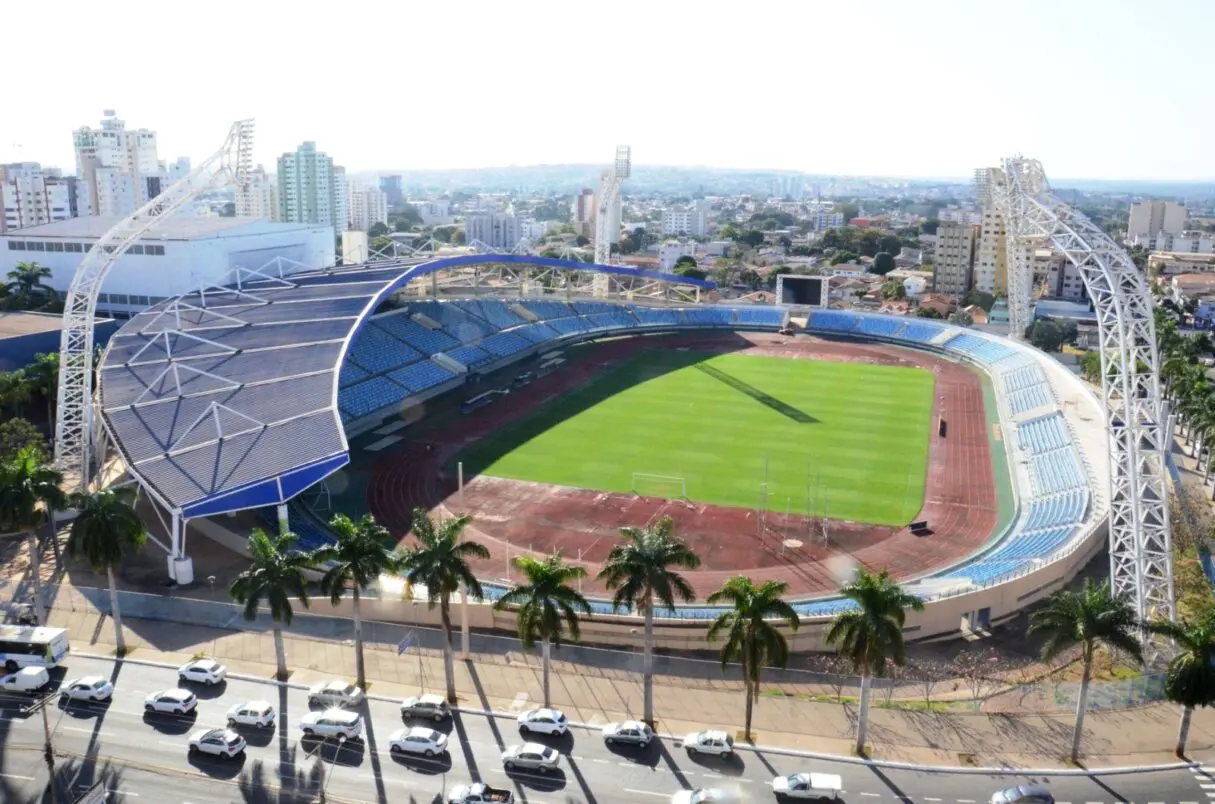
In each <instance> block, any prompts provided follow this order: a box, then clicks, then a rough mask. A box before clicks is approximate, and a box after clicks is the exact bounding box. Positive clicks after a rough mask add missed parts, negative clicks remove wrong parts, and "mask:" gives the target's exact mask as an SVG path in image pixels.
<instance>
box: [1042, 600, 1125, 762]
mask: <svg viewBox="0 0 1215 804" xmlns="http://www.w3.org/2000/svg"><path fill="white" fill-rule="evenodd" d="M1138 631H1139V621H1138V618H1137V617H1136V616H1135V608H1134V606H1133V605H1131V603H1130V601H1129V600H1127V599H1126V598H1125V597H1123V596H1121V595H1115V594H1114V593H1113V590H1112V589H1111V588H1110V584H1109V581H1104V582H1102V583H1100V584H1097V583H1094V582H1093V579H1092V578H1088V579H1087V580H1085V582H1084V588H1083V589H1081V590H1080V591H1078V592H1076V591H1072V590H1070V589H1062V590H1060V591H1058V592H1056V593H1055V594H1053V595H1051V596H1050V598H1049V599H1048V600H1047V601H1046V605H1045V606H1043V607H1042V608H1041V609H1039V610H1037V611H1035V612H1034V613H1033V614H1031V615H1030V616H1029V630H1028V631H1027V632H1026V635H1027V636H1034V635H1037V634H1041V635H1042V636H1044V637H1046V642H1045V643H1044V644H1043V645H1042V660H1043V661H1044V662H1049V661H1051V660H1052V659H1054V658H1055V657H1056V656H1058V655H1059V654H1061V653H1064V652H1065V651H1067V650H1069V649H1071V648H1073V647H1075V646H1077V645H1079V646H1080V658H1081V661H1082V662H1083V665H1084V675H1083V676H1081V678H1080V700H1079V702H1078V703H1077V704H1076V728H1075V733H1074V734H1073V735H1072V754H1071V757H1072V761H1073V762H1075V761H1076V759H1077V758H1078V757H1079V756H1080V740H1081V738H1082V737H1083V735H1084V713H1085V710H1086V709H1087V708H1088V685H1089V681H1091V680H1092V676H1093V659H1094V658H1096V655H1097V648H1099V647H1101V646H1105V647H1108V648H1112V649H1114V650H1120V651H1122V652H1123V653H1125V654H1126V655H1127V656H1130V657H1131V658H1132V659H1134V660H1136V661H1137V662H1140V663H1142V662H1143V646H1142V645H1140V644H1139V640H1138V639H1136V636H1137V635H1138Z"/></svg>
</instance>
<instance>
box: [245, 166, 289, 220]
mask: <svg viewBox="0 0 1215 804" xmlns="http://www.w3.org/2000/svg"><path fill="white" fill-rule="evenodd" d="M236 216H237V217H238V218H264V219H265V220H268V221H277V220H279V209H278V184H277V182H275V181H274V180H273V179H272V178H270V176H269V175H268V174H267V173H266V169H265V168H264V167H262V166H261V165H258V166H257V167H256V168H254V169H253V172H252V173H251V174H250V179H249V185H248V186H247V187H244V188H241V189H238V190H237V191H236Z"/></svg>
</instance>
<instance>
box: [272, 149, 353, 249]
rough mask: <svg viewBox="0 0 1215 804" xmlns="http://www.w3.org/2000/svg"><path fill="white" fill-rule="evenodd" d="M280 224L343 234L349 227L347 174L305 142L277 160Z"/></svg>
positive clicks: (325, 155) (321, 152)
mask: <svg viewBox="0 0 1215 804" xmlns="http://www.w3.org/2000/svg"><path fill="white" fill-rule="evenodd" d="M278 208H279V220H281V221H283V222H286V223H312V224H318V225H321V226H332V227H333V228H334V230H335V231H339V232H340V231H342V230H343V229H345V228H346V224H347V223H348V218H349V216H348V214H347V199H346V171H345V170H344V169H343V168H340V167H335V166H334V164H333V159H331V158H330V157H329V156H328V155H327V154H325V153H324V152H323V151H318V150H317V149H316V143H314V142H305V143H303V144H301V145H300V147H299V148H298V149H296V150H295V151H294V152H290V153H285V154H283V155H282V156H280V157H279V158H278Z"/></svg>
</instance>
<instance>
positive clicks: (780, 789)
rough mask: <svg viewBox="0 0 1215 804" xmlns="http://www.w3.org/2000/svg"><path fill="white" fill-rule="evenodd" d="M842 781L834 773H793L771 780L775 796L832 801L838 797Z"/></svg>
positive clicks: (842, 784)
mask: <svg viewBox="0 0 1215 804" xmlns="http://www.w3.org/2000/svg"><path fill="white" fill-rule="evenodd" d="M843 786H844V781H843V779H841V778H840V777H839V776H838V775H837V774H834V773H794V774H792V775H791V776H777V777H776V778H775V779H773V780H772V792H773V793H775V794H776V797H777V798H808V799H815V800H818V801H832V800H834V799H838V798H839V797H840V790H841V789H842V788H843Z"/></svg>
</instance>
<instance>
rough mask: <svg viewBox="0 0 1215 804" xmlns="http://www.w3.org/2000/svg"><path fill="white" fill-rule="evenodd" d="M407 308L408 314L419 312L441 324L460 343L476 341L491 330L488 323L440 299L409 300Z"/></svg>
mask: <svg viewBox="0 0 1215 804" xmlns="http://www.w3.org/2000/svg"><path fill="white" fill-rule="evenodd" d="M407 309H408V314H409V315H410V316H414V315H418V314H421V315H424V316H426V317H427V318H429V319H430V320H431V321H435V322H437V323H439V324H442V325H443V331H444V332H446V333H447V334H448V335H450V336H452V337H453V338H455V339H456V340H458V341H460V342H461V343H472V342H474V341H478V340H480V339H481V338H484V337H485V336H486V335H488V334H490V332H492V331H493V328H492V327H491V326H489V324H486V323H485V322H484V321H482V320H480V319H478V318H473V317H472V316H470V315H469V314H468V313H466V312H464V311H463V310H461V309H460V308H459V307H457V306H456V305H454V304H448V303H446V302H440V301H420V302H410V303H409V306H408V308H407Z"/></svg>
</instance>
